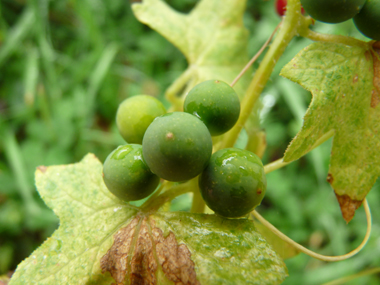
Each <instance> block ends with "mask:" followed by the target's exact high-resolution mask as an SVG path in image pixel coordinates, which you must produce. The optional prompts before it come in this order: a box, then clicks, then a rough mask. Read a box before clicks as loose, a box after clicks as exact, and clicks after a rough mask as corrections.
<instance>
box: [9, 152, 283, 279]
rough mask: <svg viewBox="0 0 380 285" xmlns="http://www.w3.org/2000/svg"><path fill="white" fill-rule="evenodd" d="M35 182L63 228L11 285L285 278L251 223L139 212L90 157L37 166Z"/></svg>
mask: <svg viewBox="0 0 380 285" xmlns="http://www.w3.org/2000/svg"><path fill="white" fill-rule="evenodd" d="M36 185H37V188H38V191H39V193H40V194H41V196H42V198H43V199H44V200H45V202H46V204H47V205H48V206H49V207H51V208H52V209H53V210H54V212H55V213H56V214H57V215H58V217H59V218H60V222H61V224H60V226H59V228H58V229H57V230H56V231H55V232H54V234H53V235H52V237H50V238H49V239H48V240H47V241H45V242H44V243H43V244H42V245H41V246H40V247H39V248H38V249H37V250H35V251H34V252H33V253H32V255H31V256H30V257H28V258H27V259H25V260H24V261H23V262H22V263H21V264H20V265H19V266H18V267H17V270H16V272H15V273H14V275H13V277H12V279H11V282H10V284H23V285H24V284H111V283H112V282H115V281H116V284H173V282H174V283H175V284H221V283H224V282H233V283H234V284H280V283H281V282H282V281H283V280H284V278H285V277H286V276H287V270H286V267H285V264H284V263H283V261H282V260H281V258H279V257H278V256H277V254H276V253H275V252H274V251H273V250H272V249H271V247H270V246H269V245H268V243H267V242H266V241H265V240H264V239H263V238H262V236H261V235H260V234H259V233H258V232H257V230H256V229H255V227H254V224H253V222H252V221H251V220H247V219H232V220H230V219H225V218H221V217H218V216H215V215H204V214H190V213H184V212H183V213H170V212H157V213H143V212H139V211H138V209H137V208H135V207H133V206H130V205H129V204H127V203H124V202H122V201H120V200H118V199H117V198H116V197H114V196H113V195H112V194H111V193H110V192H108V190H107V189H106V188H105V185H104V184H103V180H102V164H101V163H100V162H99V161H98V160H97V159H96V158H95V157H94V156H93V155H92V154H89V155H87V156H86V157H85V158H84V159H83V160H82V161H81V162H79V163H76V164H71V165H62V166H51V167H39V168H38V170H37V171H36ZM181 282H182V283H181Z"/></svg>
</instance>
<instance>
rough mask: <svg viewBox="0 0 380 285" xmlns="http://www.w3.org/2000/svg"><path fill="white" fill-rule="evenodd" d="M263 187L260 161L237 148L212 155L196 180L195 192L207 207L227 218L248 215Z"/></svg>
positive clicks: (259, 200)
mask: <svg viewBox="0 0 380 285" xmlns="http://www.w3.org/2000/svg"><path fill="white" fill-rule="evenodd" d="M266 187H267V182H266V177H265V173H264V168H263V164H262V162H261V160H260V158H259V157H258V156H257V155H255V154H254V153H252V152H250V151H247V150H242V149H238V148H226V149H221V150H219V151H217V152H215V153H214V154H213V155H212V156H211V159H210V162H209V164H208V165H207V167H206V168H205V170H203V172H202V174H201V175H200V176H199V188H200V190H201V194H202V197H203V199H204V201H205V202H206V204H207V206H208V207H209V208H210V209H211V210H213V211H214V212H215V213H217V214H219V215H221V216H224V217H227V218H236V217H241V216H244V215H246V214H248V213H249V212H251V211H252V210H253V209H254V208H255V207H256V206H258V205H259V204H260V203H261V200H262V199H263V198H264V195H265V191H266Z"/></svg>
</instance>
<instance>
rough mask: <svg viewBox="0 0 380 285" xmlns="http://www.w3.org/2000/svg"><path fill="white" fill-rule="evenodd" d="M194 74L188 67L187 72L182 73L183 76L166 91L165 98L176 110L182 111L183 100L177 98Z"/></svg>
mask: <svg viewBox="0 0 380 285" xmlns="http://www.w3.org/2000/svg"><path fill="white" fill-rule="evenodd" d="M192 74H193V69H192V68H191V67H188V68H187V70H185V72H184V73H182V74H181V76H180V77H178V78H177V79H176V80H175V81H174V82H173V83H172V85H170V86H169V88H168V89H167V90H166V93H165V97H166V99H167V100H168V101H169V102H170V103H171V104H172V105H173V107H174V109H175V110H180V109H181V108H182V107H181V99H180V98H178V97H177V94H178V93H179V92H180V91H181V90H182V89H183V88H184V87H185V86H186V84H187V82H188V81H189V80H190V78H191V76H192ZM173 107H172V108H173Z"/></svg>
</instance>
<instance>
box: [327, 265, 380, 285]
mask: <svg viewBox="0 0 380 285" xmlns="http://www.w3.org/2000/svg"><path fill="white" fill-rule="evenodd" d="M376 273H380V267H375V268H371V269H367V270H363V271H362V272H359V273H356V274H353V275H350V276H346V277H342V278H339V279H336V280H334V281H331V282H327V283H324V284H323V285H339V284H347V283H348V282H350V281H352V280H354V279H356V278H359V277H363V276H366V275H371V274H376Z"/></svg>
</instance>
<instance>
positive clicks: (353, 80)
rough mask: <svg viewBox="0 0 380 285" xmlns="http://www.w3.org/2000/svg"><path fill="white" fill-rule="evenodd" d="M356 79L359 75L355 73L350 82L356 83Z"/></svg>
mask: <svg viewBox="0 0 380 285" xmlns="http://www.w3.org/2000/svg"><path fill="white" fill-rule="evenodd" d="M358 79H359V76H358V75H357V74H355V76H354V78H353V79H352V82H353V83H356V82H358Z"/></svg>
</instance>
